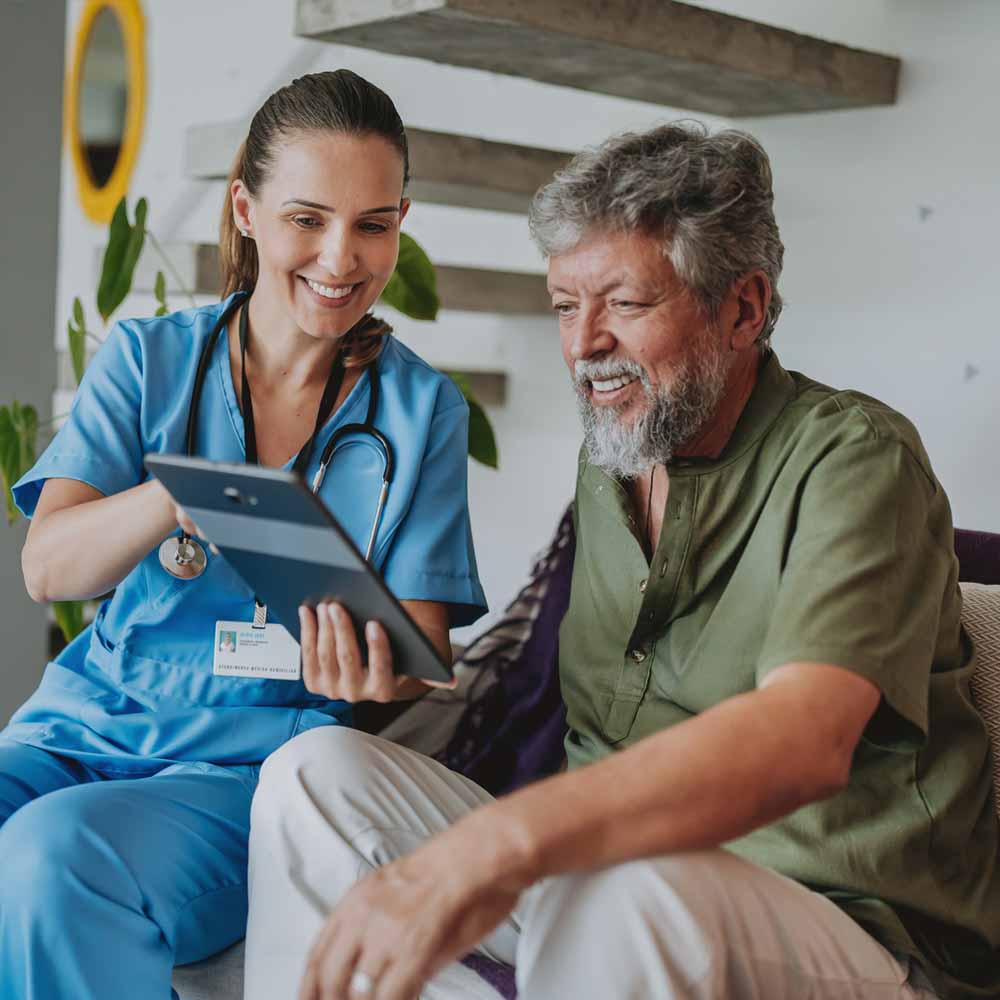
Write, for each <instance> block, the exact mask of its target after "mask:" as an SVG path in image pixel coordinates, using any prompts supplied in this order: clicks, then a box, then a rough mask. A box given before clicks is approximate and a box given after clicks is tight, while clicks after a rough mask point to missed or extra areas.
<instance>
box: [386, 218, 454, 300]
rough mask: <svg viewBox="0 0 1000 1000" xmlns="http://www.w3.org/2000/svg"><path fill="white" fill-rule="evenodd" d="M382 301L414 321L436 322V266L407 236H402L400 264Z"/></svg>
mask: <svg viewBox="0 0 1000 1000" xmlns="http://www.w3.org/2000/svg"><path fill="white" fill-rule="evenodd" d="M382 301H383V302H385V303H387V304H388V305H390V306H392V307H393V309H398V310H399V311H400V312H401V313H403V315H404V316H410V317H412V318H413V319H437V314H438V309H439V308H440V303H439V302H438V295H437V276H436V275H435V273H434V265H433V264H432V263H431V262H430V258H429V257H428V256H427V254H425V253H424V251H423V250H422V249H421V247H420V244H419V243H417V241H416V240H415V239H414V238H413V237H412V236H407V234H406V233H400V234H399V260H398V261H397V262H396V270H395V271H394V272H393V275H392V277H391V278H390V279H389V283H388V284H387V285H386V286H385V289H384V290H383V292H382Z"/></svg>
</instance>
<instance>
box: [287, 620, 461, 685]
mask: <svg viewBox="0 0 1000 1000" xmlns="http://www.w3.org/2000/svg"><path fill="white" fill-rule="evenodd" d="M407 603H410V602H407ZM408 610H409V609H408ZM418 624H419V623H418ZM299 629H300V633H301V636H300V645H301V647H302V680H303V682H304V683H305V686H306V688H307V689H308V690H309V691H312V692H313V694H321V695H323V696H324V697H326V698H331V699H334V700H338V701H349V702H358V701H377V702H382V703H386V702H391V701H397V700H399V699H400V698H406V697H409V698H413V697H417V696H418V695H420V694H422V693H423V692H424V691H425V690H426V689H427V688H428V687H452V686H454V685H453V684H438V683H436V682H434V681H418V680H416V679H415V678H412V677H406V676H398V677H397V676H396V674H394V673H393V670H392V650H391V649H390V647H389V637H388V636H387V635H386V632H385V629H384V628H383V627H382V626H381V624H379V623H378V622H376V621H370V622H368V623H367V625H365V641H366V643H367V645H368V663H367V665H365V663H364V662H363V661H362V658H361V649H360V647H359V646H358V637H357V633H356V632H355V630H354V622H353V621H352V620H351V616H350V615H349V614H348V613H347V611H346V610H345V609H344V608H343V607H342V606H341V605H340V604H337V603H336V602H334V601H324V602H322V603H320V604H318V605H317V606H316V608H315V609H313V608H308V607H305V606H303V607H300V608H299ZM445 635H446V636H447V631H446V632H445Z"/></svg>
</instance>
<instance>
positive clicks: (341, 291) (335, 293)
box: [306, 278, 354, 299]
mask: <svg viewBox="0 0 1000 1000" xmlns="http://www.w3.org/2000/svg"><path fill="white" fill-rule="evenodd" d="M306 284H307V285H308V286H309V287H310V288H311V289H312V290H313V291H314V292H318V293H319V294H320V295H322V296H323V297H324V298H326V299H342V298H343V297H344V296H345V295H350V294H351V292H353V291H354V285H341V286H339V287H338V288H331V287H330V286H329V285H321V284H320V283H319V282H318V281H310V280H309V279H308V278H306Z"/></svg>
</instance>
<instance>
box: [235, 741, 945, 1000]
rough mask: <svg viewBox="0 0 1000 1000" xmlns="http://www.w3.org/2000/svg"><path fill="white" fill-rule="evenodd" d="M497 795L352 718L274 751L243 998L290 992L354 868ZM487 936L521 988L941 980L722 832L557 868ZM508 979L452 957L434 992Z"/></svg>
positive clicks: (605, 989) (888, 997) (772, 988)
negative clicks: (719, 841)
mask: <svg viewBox="0 0 1000 1000" xmlns="http://www.w3.org/2000/svg"><path fill="white" fill-rule="evenodd" d="M490 801H492V798H491V796H490V795H489V793H488V792H486V791H484V790H483V789H482V788H480V787H479V786H478V785H476V784H474V783H473V782H471V781H469V780H468V779H466V778H464V777H462V776H461V775H459V774H456V773H454V772H453V771H449V770H448V769H447V768H446V767H444V766H442V765H441V764H439V763H437V762H436V761H433V760H431V759H430V758H428V757H424V756H421V755H420V754H417V753H414V752H413V751H411V750H407V749H405V748H403V747H400V746H398V745H396V744H394V743H389V742H387V741H385V740H381V739H379V738H378V737H375V736H369V735H367V734H365V733H361V732H358V731H356V730H351V729H347V728H341V727H329V728H323V729H317V730H313V731H311V732H308V733H305V734H304V735H302V736H299V737H297V738H296V739H294V740H292V741H291V742H290V743H287V744H286V745H285V746H284V747H282V748H281V749H280V750H279V751H278V752H277V753H275V754H273V755H272V756H271V757H270V759H269V760H268V761H267V763H266V764H265V765H264V768H263V772H262V774H261V779H260V785H259V787H258V790H257V796H256V798H255V799H254V804H253V812H252V817H251V836H250V882H249V884H250V923H249V928H248V930H247V949H246V987H245V989H246V992H245V994H244V996H245V1000H275V998H278V997H282V998H284V997H293V996H294V995H295V991H296V989H297V988H298V984H299V981H300V979H301V977H302V972H303V969H304V967H305V961H306V958H307V956H308V953H309V949H310V948H311V946H312V943H313V941H314V939H315V937H316V935H317V934H318V932H319V930H320V928H321V927H322V925H323V922H324V920H325V918H326V915H327V914H328V913H329V912H330V910H331V909H332V908H333V907H334V906H336V904H337V902H338V900H340V899H341V898H342V896H343V895H344V894H345V893H346V892H347V890H348V889H349V888H350V887H351V886H352V885H353V884H354V883H355V882H356V881H357V880H358V879H360V878H362V877H363V876H364V875H365V873H366V872H368V871H370V870H371V869H372V868H373V867H375V866H377V865H382V864H386V863H387V862H390V861H392V860H393V859H395V858H398V857H400V856H401V855H404V854H406V853H408V852H409V851H411V850H413V849H414V848H415V847H417V846H418V845H419V844H420V843H421V842H422V841H424V840H426V839H427V838H428V837H430V836H432V835H433V834H435V833H437V832H438V831H440V830H443V829H445V828H446V827H447V826H449V825H450V824H451V823H454V822H455V821H456V820H458V819H460V818H461V817H462V816H464V815H466V814H467V813H468V812H469V811H470V810H472V809H474V808H476V807H477V806H479V805H482V804H484V803H488V802H490ZM479 951H480V952H481V953H482V954H485V955H488V956H489V957H491V958H497V959H500V960H502V961H504V962H508V963H513V964H516V965H517V982H518V990H519V995H520V997H521V998H522V1000H556V998H562V997H573V998H574V1000H590V998H594V1000H653V998H685V1000H687V998H691V1000H709V998H711V1000H751V998H753V1000H850V998H855V1000H925V998H931V997H932V996H933V995H932V994H931V993H930V992H929V991H926V990H924V989H923V988H921V987H920V986H917V985H915V984H912V983H909V984H908V983H907V968H906V966H905V964H902V963H901V962H899V961H897V959H896V958H895V957H893V955H891V954H890V953H889V952H888V951H886V949H885V948H883V947H882V946H881V945H880V944H878V943H877V942H876V941H875V940H874V939H873V938H872V937H870V936H869V935H868V934H867V933H865V932H864V931H863V930H861V928H860V927H859V926H858V925H857V924H855V923H854V921H853V920H851V919H850V918H849V917H847V916H845V915H844V914H843V913H842V912H841V911H840V910H839V909H838V908H837V907H836V906H834V905H833V903H831V902H829V900H827V899H825V898H824V897H823V896H820V895H818V894H816V893H813V892H810V891H809V890H807V889H805V888H803V887H802V886H800V885H799V884H797V883H796V882H793V881H791V880H790V879H787V878H784V877H783V876H781V875H778V874H776V873H774V872H772V871H769V870H767V869H764V868H759V867H757V866H755V865H753V864H750V863H749V862H747V861H744V860H742V859H741V858H738V857H736V856H735V855H734V854H732V853H730V852H728V851H725V850H718V849H717V850H707V851H699V852H692V853H688V854H678V855H674V856H669V857H662V858H653V859H650V860H645V861H635V862H631V863H629V864H624V865H619V866H617V867H614V868H608V869H604V870H600V871H592V872H584V873H581V874H572V875H562V876H559V877H556V878H550V879H546V880H544V881H543V882H540V883H539V884H538V885H536V886H534V887H533V888H532V889H530V890H528V891H527V892H525V893H524V894H523V895H522V897H521V900H520V902H519V904H518V906H517V909H516V910H515V912H514V913H513V914H512V916H511V917H510V918H509V919H508V920H507V921H505V922H504V923H503V924H502V925H501V926H500V927H499V928H497V930H496V931H494V932H493V934H491V935H490V936H489V937H488V938H487V939H486V940H485V941H484V942H483V943H482V945H481V946H480V948H479ZM904 961H905V960H904ZM376 996H377V993H376ZM496 996H497V994H496V993H495V992H494V991H493V990H492V988H490V987H488V986H487V985H486V984H485V982H484V981H483V980H481V979H480V978H479V977H478V976H477V975H476V974H475V973H473V972H472V971H471V970H469V969H467V968H465V967H464V966H461V965H458V964H457V963H456V964H455V965H452V966H449V967H448V968H446V969H445V970H443V971H442V972H441V973H439V974H438V975H437V976H436V977H435V979H434V980H433V981H432V982H431V983H429V984H428V985H427V986H426V987H425V989H424V992H423V993H422V997H423V998H425V1000H479V998H483V1000H485V998H489V1000H494V998H495V997H496Z"/></svg>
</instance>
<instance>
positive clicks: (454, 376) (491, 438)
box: [445, 372, 499, 469]
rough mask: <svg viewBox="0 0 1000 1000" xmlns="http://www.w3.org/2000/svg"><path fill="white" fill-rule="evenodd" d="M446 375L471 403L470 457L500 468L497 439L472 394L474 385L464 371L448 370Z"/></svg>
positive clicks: (483, 411) (494, 467)
mask: <svg viewBox="0 0 1000 1000" xmlns="http://www.w3.org/2000/svg"><path fill="white" fill-rule="evenodd" d="M445 374H446V375H448V377H449V378H450V379H451V380H452V381H453V382H454V383H455V385H457V386H458V388H459V389H460V390H461V392H462V395H463V396H464V397H465V401H466V403H468V404H469V458H474V459H475V460H476V461H477V462H482V464H483V465H487V466H489V467H490V468H491V469H496V468H499V455H498V453H497V440H496V436H495V435H494V433H493V427H492V425H491V424H490V419H489V417H487V416H486V411H485V410H484V409H483V408H482V406H481V405H480V404H479V401H478V400H477V399H476V398H475V396H474V395H473V394H472V386H471V385H470V383H469V380H468V378H467V377H466V376H465V375H464V374H462V372H446V373H445Z"/></svg>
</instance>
